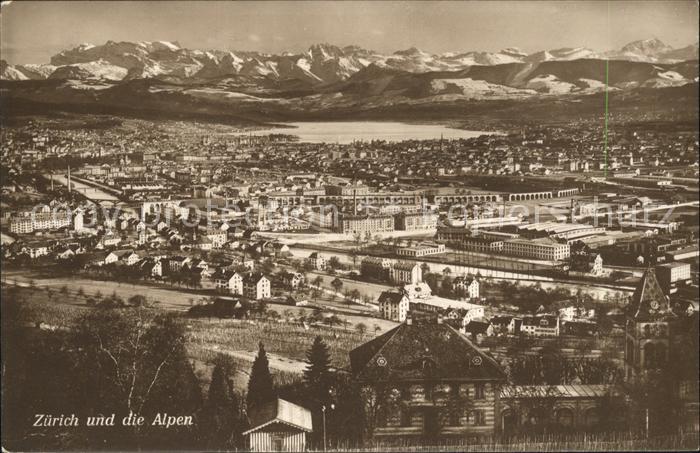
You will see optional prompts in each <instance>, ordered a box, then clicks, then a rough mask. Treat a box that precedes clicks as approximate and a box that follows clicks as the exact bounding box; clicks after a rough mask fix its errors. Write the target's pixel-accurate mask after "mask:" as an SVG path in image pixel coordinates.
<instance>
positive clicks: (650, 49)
mask: <svg viewBox="0 0 700 453" xmlns="http://www.w3.org/2000/svg"><path fill="white" fill-rule="evenodd" d="M669 50H671V47H670V46H668V45H666V44H664V42H663V41H661V40H660V39H657V38H651V39H643V40H639V41H633V42H631V43H629V44H627V45H625V46H624V47H623V48H622V49H621V51H622V52H634V53H641V54H643V55H646V56H654V55H656V54H658V53H661V52H667V51H669Z"/></svg>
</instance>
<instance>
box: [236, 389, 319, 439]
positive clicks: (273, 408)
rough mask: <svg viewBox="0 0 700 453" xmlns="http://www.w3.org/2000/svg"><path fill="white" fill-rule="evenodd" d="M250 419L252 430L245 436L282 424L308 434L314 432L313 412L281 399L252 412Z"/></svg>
mask: <svg viewBox="0 0 700 453" xmlns="http://www.w3.org/2000/svg"><path fill="white" fill-rule="evenodd" d="M249 419H250V426H251V428H250V429H249V430H248V431H245V432H244V433H243V435H247V434H250V433H252V432H253V431H257V430H258V429H260V428H263V427H265V426H267V425H270V424H272V423H282V424H285V425H288V426H291V427H293V428H297V429H300V430H302V431H306V432H311V431H313V424H312V422H311V411H309V410H308V409H306V408H304V407H301V406H298V405H296V404H293V403H290V402H289V401H285V400H283V399H280V398H277V399H276V400H275V401H270V402H269V403H266V404H263V405H262V406H260V407H259V408H254V409H253V410H251V411H250V415H249Z"/></svg>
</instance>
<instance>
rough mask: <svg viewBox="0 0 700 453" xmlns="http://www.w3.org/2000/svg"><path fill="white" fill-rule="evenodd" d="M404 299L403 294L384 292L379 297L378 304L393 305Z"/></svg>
mask: <svg viewBox="0 0 700 453" xmlns="http://www.w3.org/2000/svg"><path fill="white" fill-rule="evenodd" d="M404 297H406V296H405V294H404V293H398V292H395V291H384V292H382V293H381V294H380V295H379V299H378V300H379V303H380V304H381V303H382V302H393V303H395V304H398V303H399V302H401V299H403V298H404Z"/></svg>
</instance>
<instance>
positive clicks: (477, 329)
mask: <svg viewBox="0 0 700 453" xmlns="http://www.w3.org/2000/svg"><path fill="white" fill-rule="evenodd" d="M490 325H491V323H490V322H488V321H477V320H473V321H470V322H469V324H467V325H466V326H464V330H465V331H466V332H468V333H472V334H480V333H482V334H484V333H486V331H487V330H488V328H489V326H490Z"/></svg>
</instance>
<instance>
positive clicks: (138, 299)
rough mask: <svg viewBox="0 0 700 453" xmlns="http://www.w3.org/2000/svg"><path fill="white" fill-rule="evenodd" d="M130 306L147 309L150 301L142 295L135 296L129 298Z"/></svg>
mask: <svg viewBox="0 0 700 453" xmlns="http://www.w3.org/2000/svg"><path fill="white" fill-rule="evenodd" d="M128 302H129V305H131V306H132V307H145V306H147V305H148V300H147V299H146V296H144V295H141V294H135V295H133V296H131V297H130V298H129V301H128Z"/></svg>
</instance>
